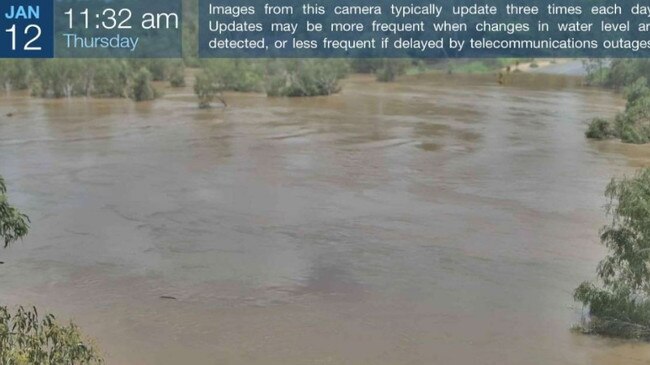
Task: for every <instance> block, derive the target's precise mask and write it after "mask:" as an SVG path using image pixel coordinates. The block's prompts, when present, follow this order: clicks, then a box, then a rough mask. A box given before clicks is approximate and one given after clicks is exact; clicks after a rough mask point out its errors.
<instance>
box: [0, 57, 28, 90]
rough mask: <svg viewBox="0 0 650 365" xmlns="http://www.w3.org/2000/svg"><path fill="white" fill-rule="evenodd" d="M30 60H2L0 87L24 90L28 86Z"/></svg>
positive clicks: (0, 64) (0, 62)
mask: <svg viewBox="0 0 650 365" xmlns="http://www.w3.org/2000/svg"><path fill="white" fill-rule="evenodd" d="M28 77H29V62H28V61H27V60H18V59H6V60H0V87H4V89H5V90H24V89H27V87H28Z"/></svg>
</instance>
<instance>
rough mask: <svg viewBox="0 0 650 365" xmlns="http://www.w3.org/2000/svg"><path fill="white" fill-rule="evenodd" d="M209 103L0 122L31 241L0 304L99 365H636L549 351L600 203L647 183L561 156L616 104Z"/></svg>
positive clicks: (1, 104) (9, 267) (491, 99)
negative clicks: (44, 325) (621, 188)
mask: <svg viewBox="0 0 650 365" xmlns="http://www.w3.org/2000/svg"><path fill="white" fill-rule="evenodd" d="M227 99H228V104H229V105H230V106H229V107H228V108H227V109H226V110H219V109H217V110H208V111H205V110H198V109H197V108H195V106H194V103H195V101H194V99H193V97H192V96H191V94H190V90H189V89H188V90H181V91H180V92H179V91H178V90H168V91H167V92H166V96H165V98H163V99H161V100H157V101H155V102H151V103H140V104H134V103H131V102H129V101H125V100H84V99H77V100H39V99H30V98H26V97H23V96H22V95H20V94H12V95H8V96H6V97H3V98H0V115H2V116H3V117H1V118H2V119H0V171H1V172H2V174H3V175H4V176H5V177H6V179H7V181H8V182H9V184H10V189H11V190H12V192H13V194H12V200H13V201H14V202H15V204H16V205H18V206H20V207H22V208H24V210H25V211H26V212H28V213H29V214H30V215H31V217H32V220H33V226H34V227H33V231H32V233H31V235H30V236H29V238H28V239H27V240H26V241H25V242H24V243H23V244H20V245H16V246H14V247H13V248H11V249H9V250H7V251H2V252H1V255H2V257H3V261H6V265H3V267H2V270H1V271H0V277H1V278H2V280H0V292H2V293H3V300H2V301H3V302H8V303H34V304H37V305H39V306H40V307H43V308H44V309H47V310H51V311H54V312H56V313H61V314H62V315H63V316H68V317H74V319H75V320H76V321H77V322H79V323H80V324H81V325H82V326H83V327H84V328H85V329H86V331H87V332H89V333H91V334H93V335H94V336H95V337H96V338H97V340H98V341H99V342H100V343H101V345H102V347H103V348H104V349H105V350H106V355H107V358H108V359H109V363H115V364H178V363H197V364H212V363H225V364H265V365H266V364H312V363H313V364H397V363H399V364H402V363H411V364H434V363H439V364H477V363H480V364H622V363H626V364H645V363H647V361H648V359H649V358H650V347H648V346H647V345H644V344H633V343H629V342H616V341H612V340H607V339H599V338H594V337H585V336H578V335H574V334H572V333H571V332H570V331H569V327H570V326H571V324H572V323H574V322H576V321H577V319H578V318H579V313H580V310H581V308H579V307H577V305H576V304H575V303H573V302H572V300H571V291H572V289H573V288H574V287H575V286H576V285H577V284H578V283H579V282H581V281H583V280H586V279H589V278H591V277H593V275H594V268H595V265H596V263H597V261H598V259H599V257H601V256H602V254H603V251H602V248H601V247H599V245H598V244H597V230H598V228H599V226H600V225H602V224H603V223H604V217H603V216H602V209H601V208H602V205H603V204H604V203H605V201H604V199H603V197H602V190H603V188H604V186H605V184H606V182H607V181H608V180H609V178H610V177H611V176H613V175H616V174H622V173H627V172H630V171H632V170H633V168H636V167H640V166H647V165H648V163H649V162H650V149H649V148H648V147H644V146H626V145H621V144H618V143H614V142H607V143H594V142H589V141H587V140H585V138H584V136H583V131H584V128H585V125H584V124H585V122H586V121H588V120H589V119H590V118H592V117H595V116H611V115H613V114H614V113H616V112H617V111H618V110H620V109H621V108H622V106H623V102H622V100H621V98H620V97H619V96H617V95H613V94H610V93H608V92H603V91H598V90H593V89H584V88H581V87H580V82H579V80H576V79H572V78H569V77H553V76H549V75H529V76H525V75H516V76H512V78H511V79H510V80H508V83H507V85H506V86H499V85H497V84H496V82H495V78H494V77H493V76H486V77H478V76H447V75H444V76H427V77H418V78H406V79H404V80H403V81H402V82H398V83H393V84H377V83H375V82H374V81H372V80H371V79H369V78H365V77H356V78H353V79H351V80H349V81H347V85H346V87H345V88H344V91H343V93H341V94H339V95H335V96H331V97H324V98H320V97H318V98H301V99H284V98H280V99H274V98H266V97H264V96H260V95H234V94H233V95H228V96H227ZM8 113H11V114H12V116H11V117H9V116H6V115H7V114H8ZM161 296H171V297H174V298H176V299H177V300H161V299H160V297H161Z"/></svg>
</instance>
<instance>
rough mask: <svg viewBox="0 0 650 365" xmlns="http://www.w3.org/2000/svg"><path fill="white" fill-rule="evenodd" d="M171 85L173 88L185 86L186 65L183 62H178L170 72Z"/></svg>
mask: <svg viewBox="0 0 650 365" xmlns="http://www.w3.org/2000/svg"><path fill="white" fill-rule="evenodd" d="M169 84H170V85H171V86H172V87H183V86H185V65H184V64H183V63H182V62H176V63H175V64H174V65H173V66H172V67H171V69H170V71H169Z"/></svg>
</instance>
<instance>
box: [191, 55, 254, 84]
mask: <svg viewBox="0 0 650 365" xmlns="http://www.w3.org/2000/svg"><path fill="white" fill-rule="evenodd" d="M202 67H203V69H204V70H206V71H207V72H208V73H209V75H210V76H212V78H213V82H214V83H216V84H218V85H219V86H220V90H223V91H239V92H250V91H261V90H263V82H264V67H263V65H262V64H261V63H260V62H258V61H250V60H240V59H234V60H231V59H216V60H207V61H204V62H203V64H202Z"/></svg>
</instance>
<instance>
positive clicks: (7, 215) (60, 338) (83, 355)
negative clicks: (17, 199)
mask: <svg viewBox="0 0 650 365" xmlns="http://www.w3.org/2000/svg"><path fill="white" fill-rule="evenodd" d="M6 193H7V189H6V186H5V183H4V180H3V179H2V176H0V239H2V240H3V241H4V245H5V247H7V246H8V245H9V244H11V243H13V242H16V241H17V240H19V239H21V238H23V237H24V236H25V235H26V234H27V231H28V229H29V226H28V223H29V219H28V218H27V216H26V215H25V214H23V213H21V212H20V211H18V209H16V208H14V207H13V206H11V205H10V204H9V202H8V200H7V196H6ZM101 362H102V359H101V357H100V356H99V355H98V353H97V351H96V350H95V349H94V348H93V346H91V345H89V344H88V343H87V342H85V341H84V339H83V336H82V334H81V332H80V331H79V329H78V328H77V326H76V325H74V324H73V323H70V324H68V325H67V326H65V325H61V324H59V323H57V321H56V319H55V317H54V316H53V315H52V314H46V315H45V316H43V317H39V314H38V311H37V310H36V308H32V309H25V308H23V307H19V308H18V310H17V311H16V312H15V313H13V312H12V311H10V310H9V309H8V308H7V307H3V306H0V364H3V365H27V364H39V365H60V364H99V363H101Z"/></svg>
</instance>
